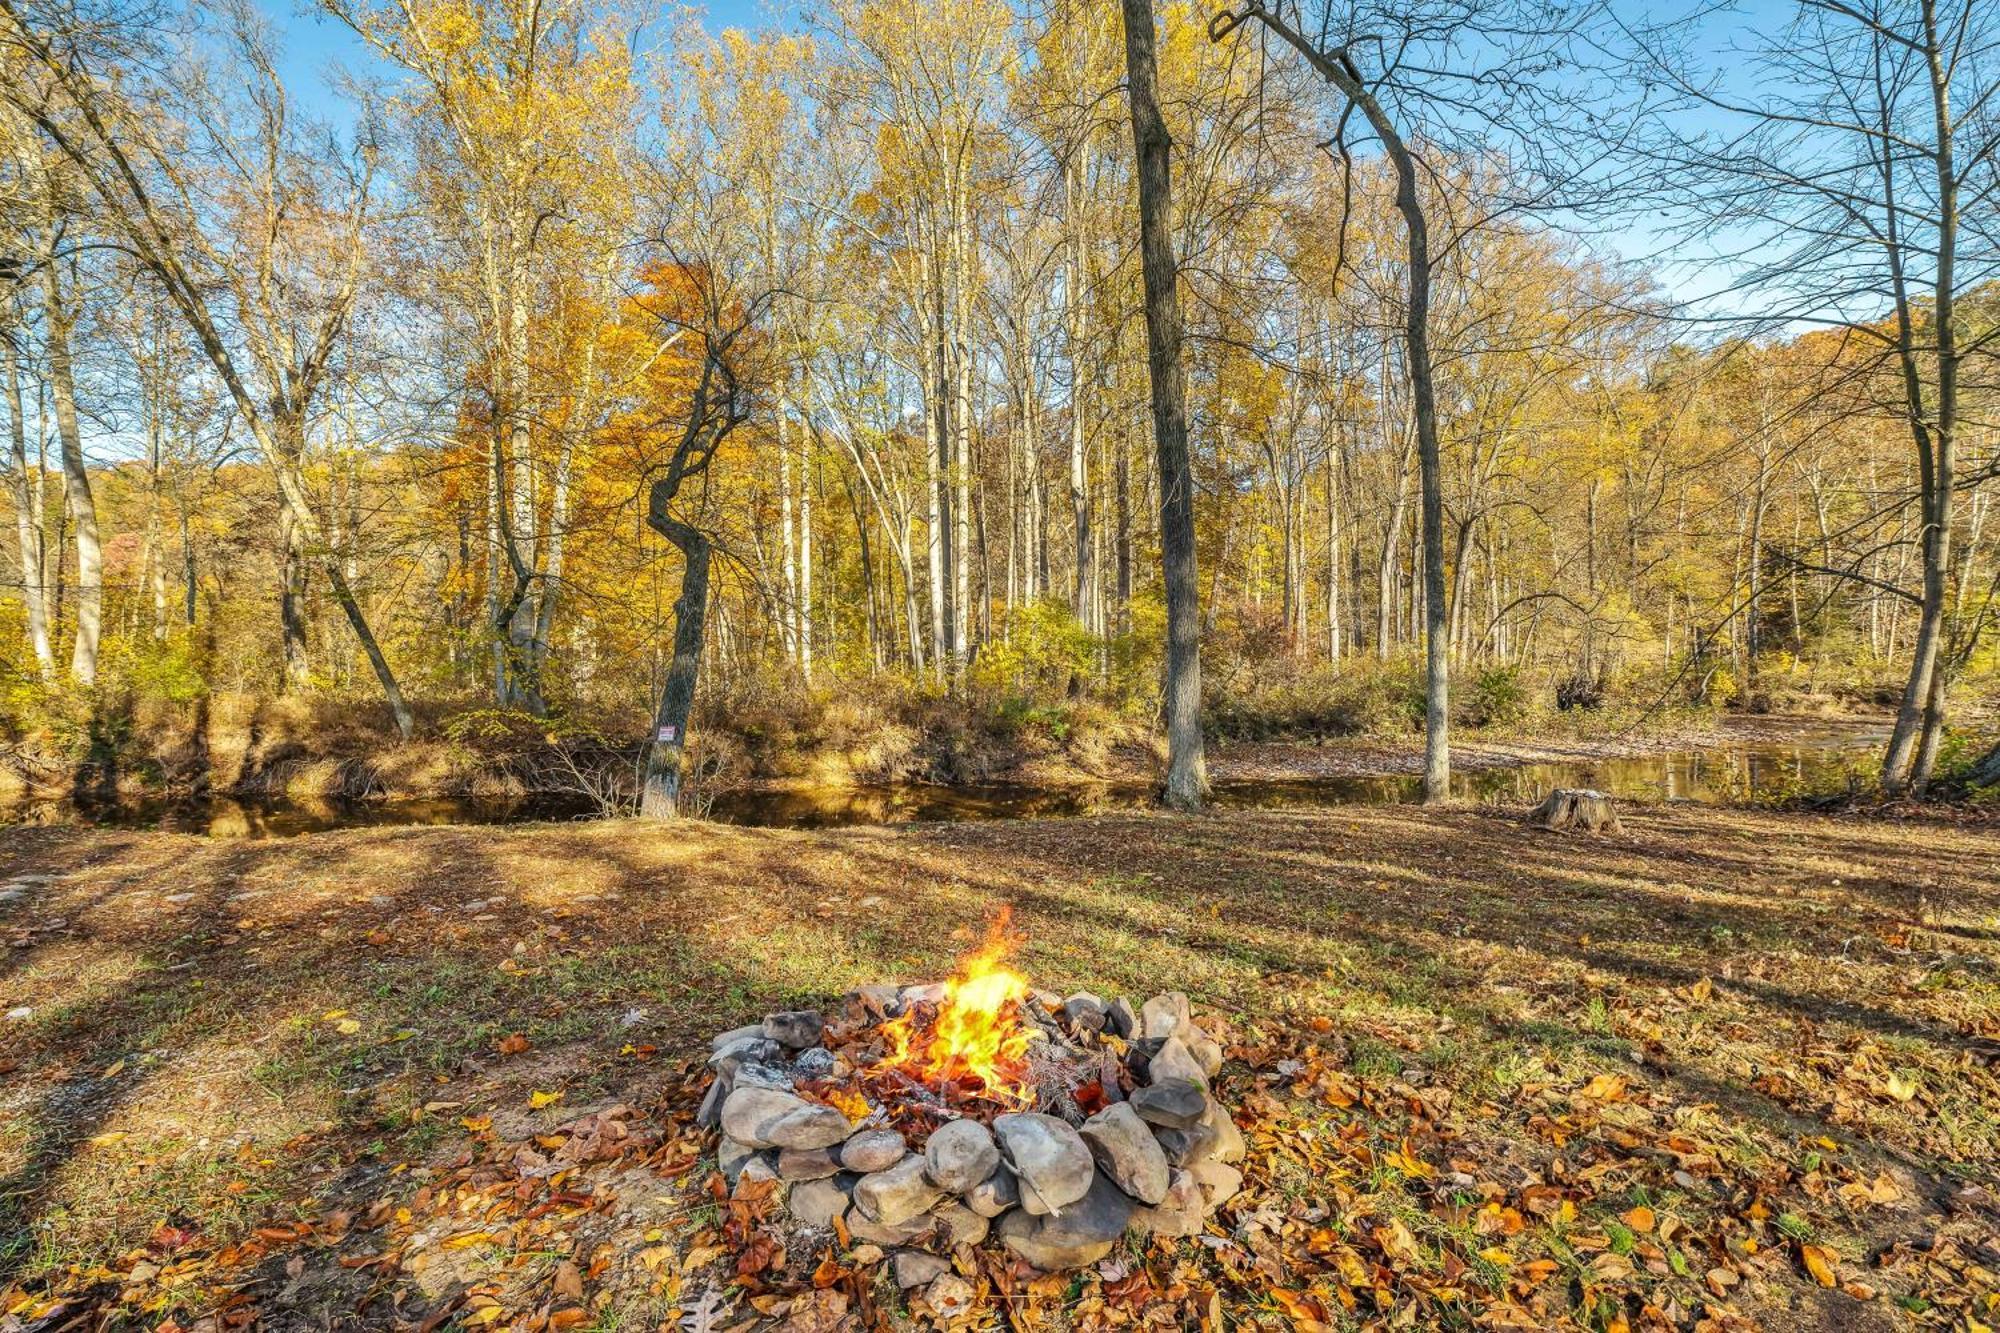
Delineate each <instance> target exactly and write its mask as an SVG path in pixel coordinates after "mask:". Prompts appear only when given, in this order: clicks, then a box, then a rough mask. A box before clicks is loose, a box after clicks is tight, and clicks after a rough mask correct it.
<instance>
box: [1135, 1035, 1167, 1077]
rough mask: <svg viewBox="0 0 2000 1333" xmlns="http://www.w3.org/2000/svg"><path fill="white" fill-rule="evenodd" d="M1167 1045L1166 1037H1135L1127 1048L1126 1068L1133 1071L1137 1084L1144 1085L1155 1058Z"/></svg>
mask: <svg viewBox="0 0 2000 1333" xmlns="http://www.w3.org/2000/svg"><path fill="white" fill-rule="evenodd" d="M1166 1044H1167V1039H1166V1038H1165V1037H1134V1038H1133V1039H1132V1040H1131V1042H1130V1043H1129V1044H1128V1045H1127V1046H1126V1048H1125V1067H1126V1068H1127V1069H1129V1070H1131V1071H1132V1077H1133V1079H1134V1080H1135V1081H1136V1082H1139V1083H1144V1082H1145V1081H1146V1074H1147V1072H1148V1071H1149V1070H1150V1069H1151V1068H1152V1064H1153V1057H1154V1056H1156V1055H1158V1054H1159V1053H1160V1048H1161V1047H1162V1046H1164V1045H1166Z"/></svg>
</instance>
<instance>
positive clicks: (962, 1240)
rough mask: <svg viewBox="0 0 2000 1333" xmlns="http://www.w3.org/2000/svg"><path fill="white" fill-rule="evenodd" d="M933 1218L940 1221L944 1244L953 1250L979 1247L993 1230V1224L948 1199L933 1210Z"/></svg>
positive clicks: (939, 1225) (940, 1231)
mask: <svg viewBox="0 0 2000 1333" xmlns="http://www.w3.org/2000/svg"><path fill="white" fill-rule="evenodd" d="M931 1216H932V1217H935V1218H936V1219H937V1220H938V1231H939V1234H940V1235H941V1236H942V1237H943V1239H944V1243H945V1244H946V1245H949V1246H951V1247H952V1248H953V1249H957V1248H958V1247H959V1246H961V1245H977V1244H978V1243H979V1242H980V1241H982V1240H985V1239H986V1233H987V1232H988V1231H990V1230H992V1228H993V1224H992V1223H991V1222H989V1221H987V1220H986V1219H985V1218H984V1217H982V1216H980V1215H979V1214H978V1213H975V1212H973V1211H972V1210H971V1209H970V1208H968V1207H966V1206H965V1205H964V1204H962V1203H960V1202H958V1201H957V1200H956V1199H946V1200H945V1201H944V1202H943V1203H941V1204H939V1205H938V1206H937V1207H935V1208H933V1209H931Z"/></svg>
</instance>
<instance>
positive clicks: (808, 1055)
mask: <svg viewBox="0 0 2000 1333" xmlns="http://www.w3.org/2000/svg"><path fill="white" fill-rule="evenodd" d="M833 1067H834V1058H833V1052H832V1051H829V1050H828V1049H827V1048H826V1047H824V1046H814V1047H810V1048H809V1049H807V1050H803V1051H800V1052H799V1053H798V1057H797V1058H796V1059H794V1060H793V1061H792V1072H793V1073H794V1074H796V1075H798V1077H800V1078H828V1077H830V1076H831V1075H832V1074H833Z"/></svg>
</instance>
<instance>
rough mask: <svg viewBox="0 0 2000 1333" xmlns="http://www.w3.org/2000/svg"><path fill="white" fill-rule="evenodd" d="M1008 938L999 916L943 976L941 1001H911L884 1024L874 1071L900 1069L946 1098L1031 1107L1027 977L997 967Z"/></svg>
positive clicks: (1030, 1030) (1006, 947)
mask: <svg viewBox="0 0 2000 1333" xmlns="http://www.w3.org/2000/svg"><path fill="white" fill-rule="evenodd" d="M1011 943H1012V941H1011V940H1010V938H1009V937H1008V935H1007V933H1006V916H1005V915H1004V914H1003V915H1002V916H1001V917H1000V918H999V919H998V920H997V921H996V922H994V924H993V926H992V928H991V929H989V931H988V932H987V938H986V940H985V942H984V943H982V944H981V945H980V946H979V948H978V949H976V950H974V951H973V952H972V953H971V954H969V955H968V956H966V957H965V958H964V959H963V960H961V961H960V963H959V965H958V967H957V969H956V970H955V971H954V972H953V974H952V977H951V979H950V980H949V981H947V982H945V984H944V998H943V1000H941V1001H940V1002H939V1003H938V1004H937V1005H935V1006H931V1005H926V1004H913V1005H911V1006H910V1008H909V1010H908V1011H907V1012H906V1013H904V1014H903V1015H902V1016H901V1017H899V1018H895V1019H891V1020H890V1021H889V1022H887V1023H884V1024H883V1025H882V1034H883V1037H884V1039H885V1042H886V1053H885V1054H884V1056H883V1059H882V1060H881V1062H880V1063H879V1064H877V1065H876V1069H877V1070H878V1071H889V1070H893V1071H896V1072H899V1073H901V1074H903V1075H904V1076H906V1077H908V1078H910V1079H913V1080H915V1081H917V1082H920V1083H923V1084H925V1085H927V1086H928V1087H930V1088H931V1089H932V1090H933V1091H935V1092H938V1093H939V1094H940V1095H942V1096H945V1097H946V1098H950V1097H951V1096H952V1094H953V1093H956V1094H957V1095H958V1096H959V1097H961V1098H983V1099H985V1100H989V1101H993V1102H996V1103H998V1104H1000V1105H1001V1106H1005V1107H1009V1108H1012V1107H1021V1106H1031V1105H1033V1104H1034V1100H1035V1088H1034V1083H1033V1082H1032V1080H1031V1079H1030V1078H1029V1076H1028V1058H1027V1057H1028V1047H1029V1046H1030V1044H1031V1043H1032V1040H1033V1038H1032V1037H1031V1035H1030V1034H1031V1032H1032V1029H1031V1028H1030V1027H1029V1025H1028V1023H1027V1022H1026V1021H1025V1020H1024V1019H1023V1018H1022V1017H1021V1005H1022V1004H1023V1003H1024V1002H1026V1001H1027V998H1028V982H1027V978H1025V977H1023V976H1021V974H1020V973H1018V972H1014V971H1012V970H1010V969H1008V968H1006V967H1003V966H1001V960H1002V959H1003V958H1005V957H1006V955H1007V953H1008V950H1009V948H1010V947H1011Z"/></svg>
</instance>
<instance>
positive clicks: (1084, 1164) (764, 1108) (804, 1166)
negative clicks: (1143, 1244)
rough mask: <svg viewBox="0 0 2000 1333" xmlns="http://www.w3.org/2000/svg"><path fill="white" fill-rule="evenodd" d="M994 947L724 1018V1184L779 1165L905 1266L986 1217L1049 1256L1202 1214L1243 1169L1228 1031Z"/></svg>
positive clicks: (719, 1052) (1158, 1230)
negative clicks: (833, 994)
mask: <svg viewBox="0 0 2000 1333" xmlns="http://www.w3.org/2000/svg"><path fill="white" fill-rule="evenodd" d="M1005 949H1006V940H1005V936H1004V933H1002V932H1001V931H998V930H996V931H995V932H994V933H993V934H992V935H991V936H990V937H989V940H988V942H987V943H986V944H985V945H984V946H982V947H981V948H980V949H979V950H978V951H976V952H975V953H973V954H972V955H971V956H969V957H968V958H966V959H965V960H964V961H963V962H962V963H961V964H960V965H959V967H958V969H957V971H956V972H955V973H954V975H953V976H952V977H951V979H950V980H948V981H945V982H942V983H938V984H934V985H923V986H902V987H897V986H864V987H862V988H861V989H860V990H856V991H852V992H849V993H848V994H847V995H846V996H844V997H842V999H841V1000H840V1002H839V1004H838V1005H837V1006H836V1007H834V1008H833V1009H832V1010H831V1012H830V1013H822V1012H821V1011H818V1010H797V1011H792V1012H787V1013H776V1014H770V1015H768V1016H766V1017H765V1019H764V1021H763V1022H761V1023H756V1024H752V1025H750V1026H748V1027H741V1028H737V1029H735V1030H734V1031H731V1032H725V1033H723V1034H722V1035H720V1036H718V1037H717V1038H715V1041H714V1043H713V1052H712V1054H711V1057H710V1059H709V1064H710V1066H711V1067H712V1068H713V1069H714V1070H715V1078H714V1081H713V1083H712V1084H711V1085H710V1087H709V1089H708V1093H707V1096H706V1098H705V1099H704V1100H703V1102H702V1106H701V1112H700V1118H701V1123H702V1124H703V1125H704V1126H707V1127H713V1128H718V1129H719V1130H720V1132H721V1142H720V1146H719V1149H718V1157H719V1160H720V1164H721V1168H722V1171H723V1174H724V1176H725V1177H726V1178H727V1179H728V1180H729V1183H730V1184H731V1185H732V1186H734V1185H735V1184H736V1183H737V1181H738V1180H740V1179H744V1178H748V1179H752V1180H759V1179H770V1180H775V1181H778V1182H781V1183H782V1185H783V1186H784V1187H785V1189H786V1191H787V1198H786V1206H787V1208H788V1210H789V1212H790V1214H791V1216H792V1218H793V1219H794V1220H795V1221H796V1222H798V1223H799V1224H801V1225H804V1226H809V1227H827V1228H833V1229H836V1230H840V1231H844V1233H845V1235H846V1236H847V1237H848V1238H850V1239H852V1240H854V1241H858V1242H867V1243H873V1244H876V1245H879V1246H883V1247H904V1248H902V1249H900V1250H899V1252H898V1253H897V1254H896V1256H895V1260H896V1273H897V1278H898V1281H899V1282H901V1283H902V1285H904V1286H905V1287H915V1286H920V1285H922V1286H930V1285H932V1284H933V1283H935V1282H939V1281H952V1282H955V1281H957V1279H956V1278H953V1277H951V1275H950V1274H949V1273H948V1272H947V1267H948V1265H947V1264H946V1263H945V1262H944V1260H942V1259H940V1258H939V1257H938V1255H940V1254H948V1253H949V1252H951V1251H952V1250H954V1249H956V1248H958V1247H960V1246H970V1245H978V1244H980V1243H982V1242H984V1241H986V1240H987V1239H988V1237H989V1234H993V1235H997V1237H998V1241H999V1243H1000V1244H1002V1245H1004V1246H1005V1247H1006V1248H1007V1249H1008V1250H1009V1251H1011V1252H1012V1253H1013V1254H1014V1255H1015V1256H1017V1257H1018V1258H1019V1259H1021V1260H1023V1261H1025V1262H1026V1263H1028V1264H1030V1265H1032V1266H1033V1267H1035V1268H1038V1269H1042V1270H1045V1271H1049V1270H1059V1269H1067V1268H1077V1267H1081V1266H1083V1265H1086V1264H1091V1263H1095V1262H1096V1261H1097V1260H1099V1259H1101V1258H1103V1257H1104V1256H1105V1255H1106V1254H1108V1253H1109V1252H1110V1250H1111V1247H1112V1246H1113V1244H1114V1243H1116V1241H1117V1240H1118V1239H1119V1237H1121V1236H1123V1235H1124V1234H1125V1233H1126V1232H1127V1231H1128V1230H1130V1231H1138V1232H1140V1233H1153V1234H1159V1235H1165V1236H1190V1235H1195V1234H1198V1233H1199V1232H1200V1231H1201V1230H1202V1229H1203V1226H1204V1224H1205V1222H1206V1220H1207V1218H1208V1215H1209V1214H1210V1213H1211V1212H1212V1211H1214V1209H1215V1208H1216V1207H1217V1206H1219V1205H1220V1204H1221V1203H1223V1202H1224V1201H1225V1200H1227V1199H1229V1198H1230V1197H1232V1196H1233V1195H1235V1193H1236V1192H1237V1190H1238V1189H1239V1188H1240V1187H1241V1185H1242V1183H1243V1175H1242V1172H1241V1171H1239V1170H1238V1169H1237V1168H1236V1166H1235V1165H1234V1163H1236V1162H1239V1161H1241V1160H1242V1157H1243V1148H1244V1145H1243V1136H1242V1135H1241V1133H1239V1132H1238V1130H1237V1128H1236V1125H1235V1122H1234V1121H1232V1120H1231V1119H1230V1117H1229V1114H1228V1112H1227V1111H1226V1110H1225V1109H1224V1108H1223V1107H1222V1105H1221V1104H1220V1103H1219V1102H1217V1101H1216V1099H1215V1098H1214V1097H1213V1096H1212V1095H1211V1093H1210V1090H1209V1089H1210V1080H1211V1079H1213V1078H1214V1077H1215V1076H1216V1073H1217V1071H1218V1070H1219V1069H1220V1068H1221V1065H1222V1048H1221V1046H1220V1045H1218V1044H1217V1042H1216V1041H1215V1039H1214V1038H1213V1037H1212V1036H1211V1035H1210V1034H1209V1033H1208V1032H1206V1031H1204V1030H1203V1028H1202V1027H1201V1026H1200V1025H1199V1024H1198V1023H1197V1022H1196V1021H1195V1020H1194V1016H1193V1015H1192V1014H1191V1013H1190V1011H1189V1008H1188V1000H1187V996H1186V995H1184V994H1180V993H1178V992H1176V993H1172V994H1166V995H1156V996H1154V997H1153V998H1151V999H1149V1000H1147V1001H1145V1002H1144V1004H1142V1005H1141V1006H1140V1007H1139V1008H1138V1009H1137V1010H1134V1008H1133V1007H1132V1005H1131V1003H1130V1002H1129V1001H1127V1000H1123V999H1120V1000H1117V1001H1114V1002H1112V1003H1108V1004H1107V1003H1106V1002H1105V1001H1103V1000H1102V999H1100V998H1099V997H1097V996H1095V995H1090V994H1076V995H1071V996H1070V997H1068V998H1067V999H1058V998H1056V997H1055V996H1052V995H1049V994H1046V993H1044V992H1039V991H1035V990H1033V989H1031V988H1030V987H1029V985H1028V983H1027V981H1026V980H1025V979H1024V978H1023V977H1021V976H1020V975H1019V974H1018V973H1016V972H1013V971H1011V970H1009V969H1008V968H1006V967H1005V966H1003V965H1002V958H1003V957H1004V953H1005ZM946 1296H947V1293H938V1292H934V1293H933V1294H932V1302H931V1303H932V1304H933V1305H934V1306H937V1305H940V1304H941V1303H944V1300H943V1298H944V1297H946Z"/></svg>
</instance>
